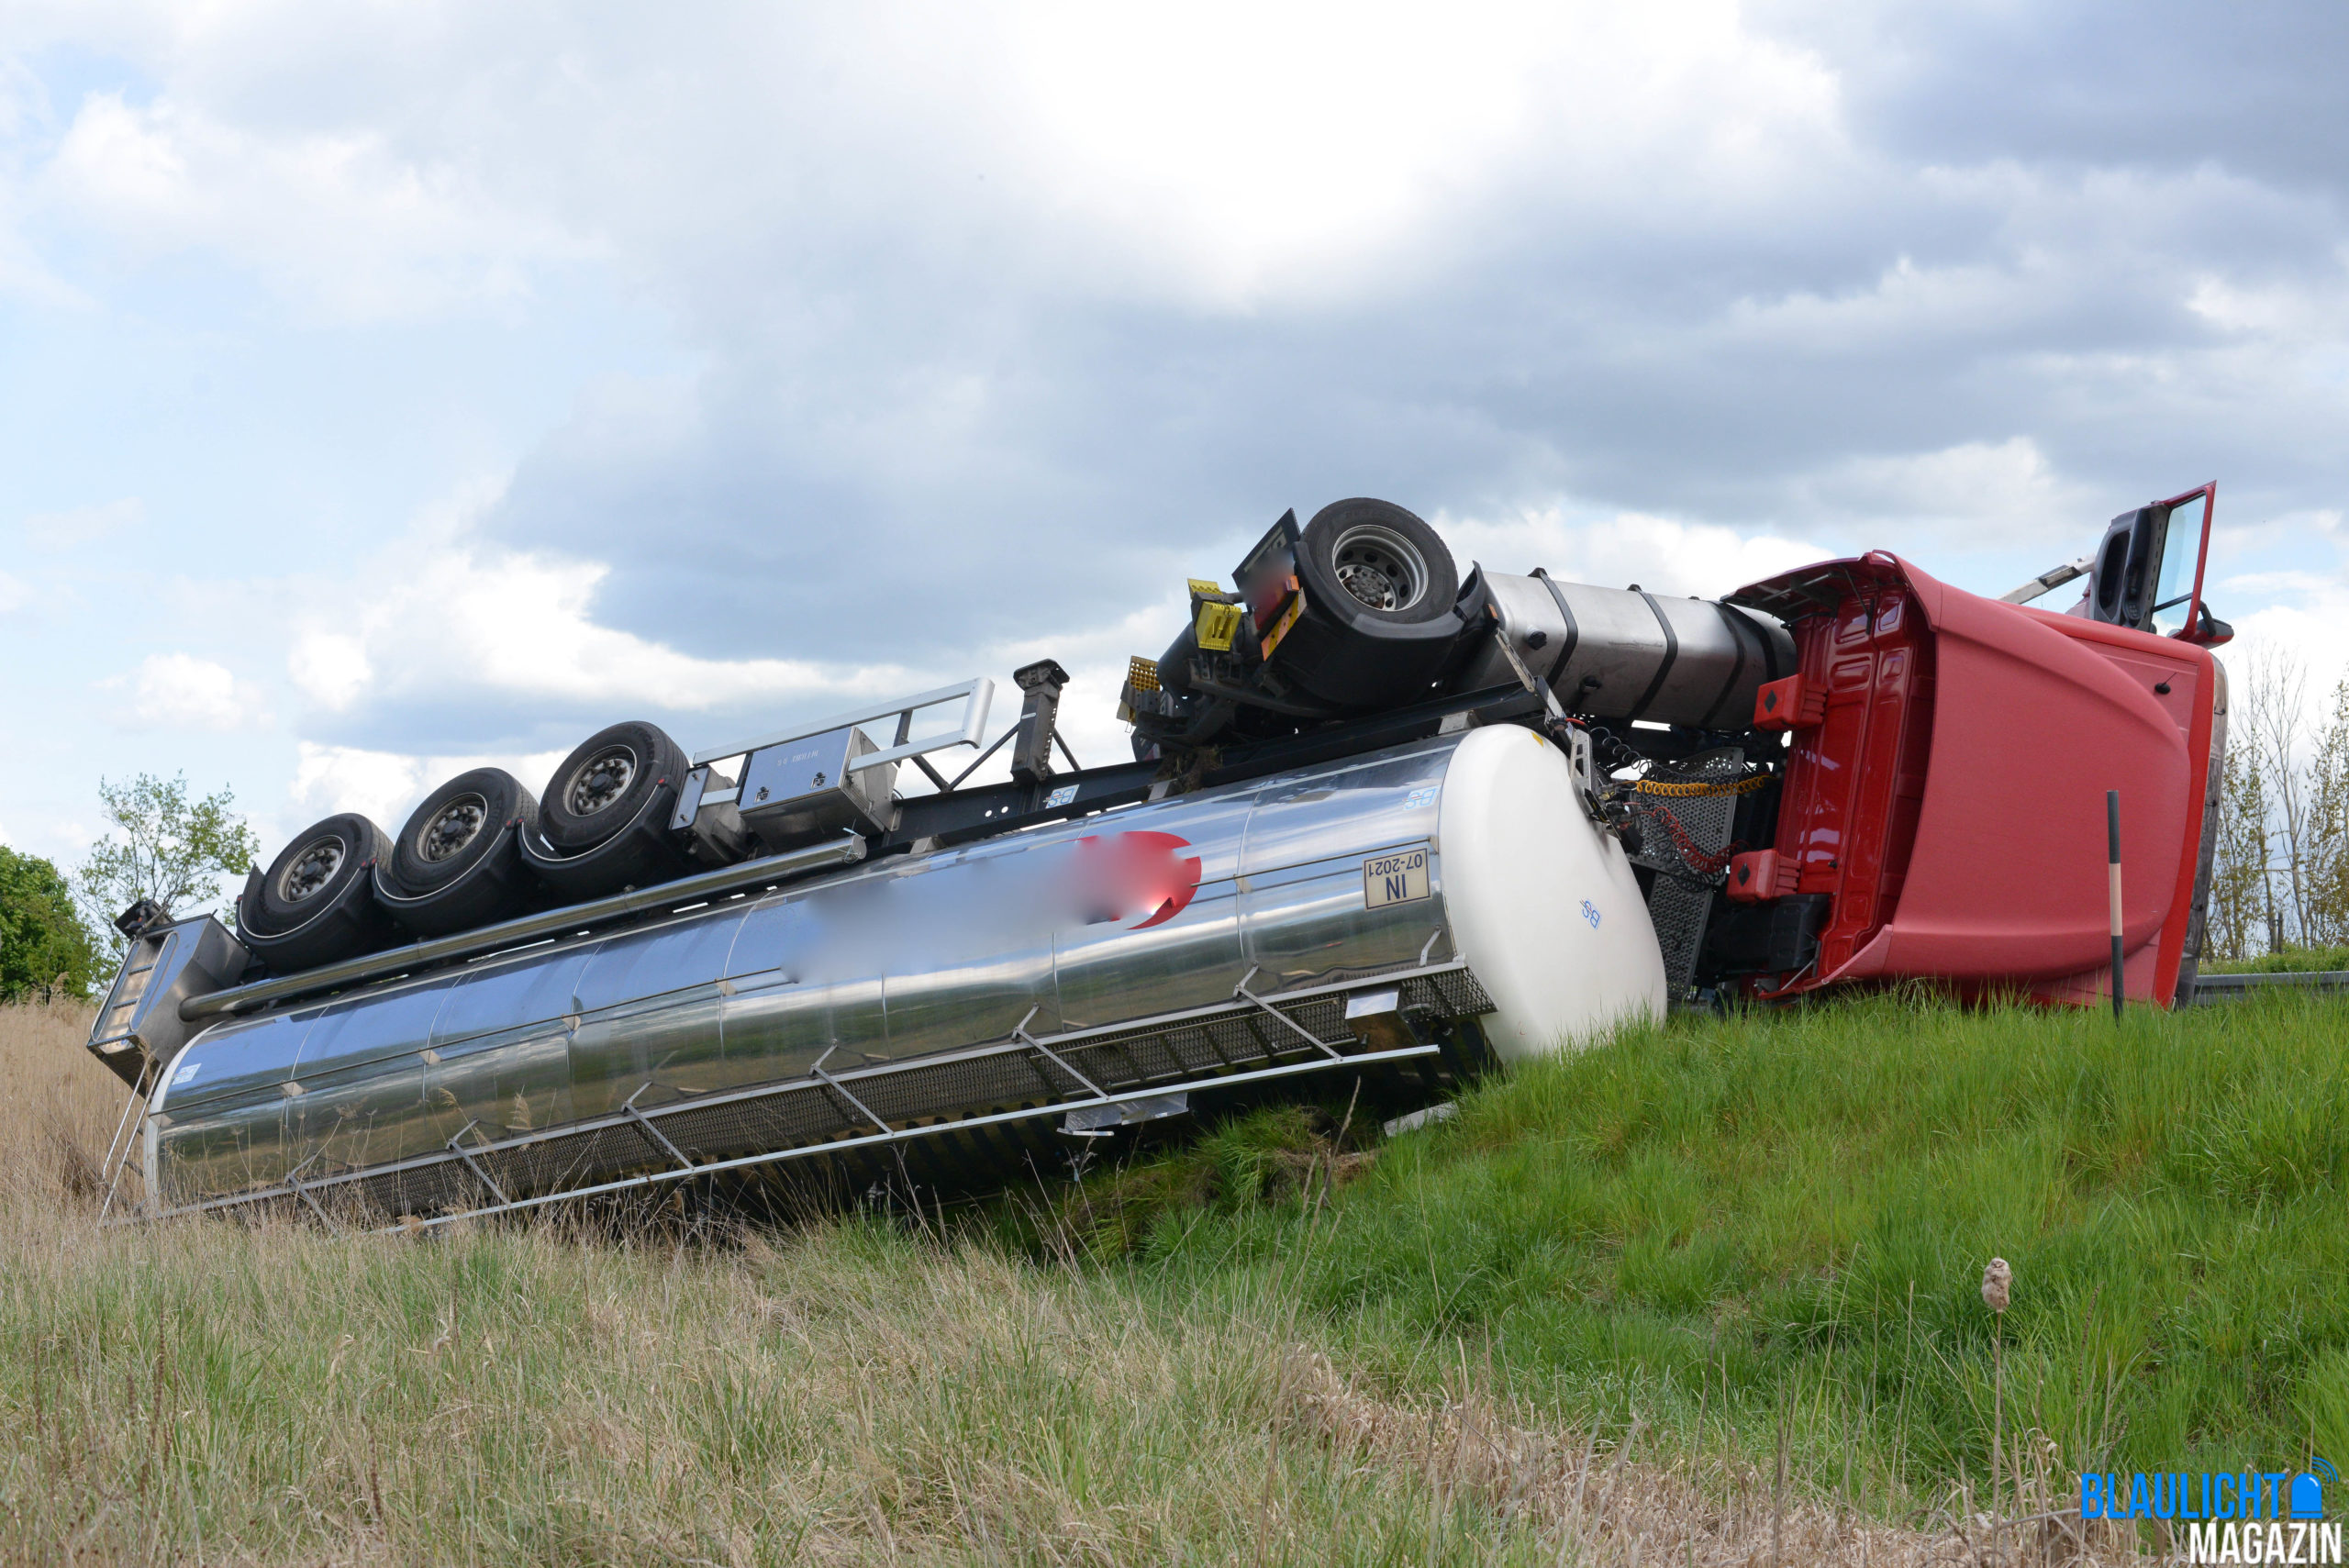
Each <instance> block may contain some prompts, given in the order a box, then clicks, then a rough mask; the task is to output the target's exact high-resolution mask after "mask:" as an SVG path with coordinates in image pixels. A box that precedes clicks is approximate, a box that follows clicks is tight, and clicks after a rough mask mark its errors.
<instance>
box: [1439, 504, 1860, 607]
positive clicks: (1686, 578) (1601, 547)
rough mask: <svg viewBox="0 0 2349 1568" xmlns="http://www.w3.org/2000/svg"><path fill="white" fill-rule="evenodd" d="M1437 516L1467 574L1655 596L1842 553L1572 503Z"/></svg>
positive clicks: (1713, 588)
mask: <svg viewBox="0 0 2349 1568" xmlns="http://www.w3.org/2000/svg"><path fill="white" fill-rule="evenodd" d="M1431 521H1432V522H1433V523H1434V525H1435V528H1436V530H1437V531H1438V532H1439V533H1441V534H1442V535H1443V536H1444V541H1445V542H1446V543H1447V544H1449V545H1450V546H1451V547H1452V552H1453V556H1454V557H1455V558H1457V560H1458V562H1459V563H1460V568H1461V570H1462V571H1463V572H1465V571H1466V570H1467V568H1468V563H1469V562H1471V561H1478V562H1483V563H1484V564H1485V565H1486V566H1487V567H1488V568H1490V569H1491V570H1493V571H1495V572H1514V573H1525V572H1531V571H1532V570H1533V568H1534V567H1536V566H1540V567H1542V568H1544V569H1545V570H1547V571H1548V572H1549V573H1550V574H1551V575H1552V576H1553V577H1558V578H1562V579H1564V580H1565V581H1567V582H1570V583H1596V584H1602V585H1604V586H1607V587H1622V586H1624V585H1625V584H1631V583H1637V584H1640V585H1641V586H1642V587H1643V588H1646V589H1647V590H1649V591H1650V592H1651V593H1663V594H1701V595H1707V596H1709V597H1718V596H1719V595H1722V594H1726V593H1728V592H1730V591H1731V589H1733V588H1738V587H1742V586H1743V585H1744V584H1747V583H1751V582H1754V581H1756V580H1758V579H1760V578H1764V577H1768V576H1771V575H1773V574H1774V573H1779V572H1784V571H1786V570H1787V569H1788V568H1790V567H1795V566H1801V565H1804V564H1806V563H1808V562H1813V561H1820V560H1824V559H1826V558H1828V557H1831V556H1832V555H1834V554H1835V553H1836V552H1835V551H1834V550H1829V549H1826V548H1824V547H1822V546H1820V545H1816V544H1812V543H1809V541H1807V540H1803V539H1785V538H1781V537H1778V536H1776V535H1773V534H1767V533H1749V532H1745V531H1742V530H1740V529H1737V528H1729V527H1726V526H1723V525H1720V524H1715V523H1690V522H1684V521H1680V520H1677V519H1675V518H1671V517H1648V516H1645V515H1642V514H1640V513H1636V512H1623V513H1619V514H1617V515H1615V516H1612V517H1609V516H1605V515H1599V514H1594V513H1592V512H1591V511H1590V510H1589V509H1588V508H1573V507H1571V506H1569V504H1567V503H1564V502H1558V503H1553V504H1552V505H1550V506H1543V507H1539V508H1535V509H1531V510H1528V511H1524V512H1520V513H1519V514H1517V515H1516V516H1514V517H1500V518H1487V517H1444V516H1442V515H1439V516H1438V517H1435V518H1432V519H1431Z"/></svg>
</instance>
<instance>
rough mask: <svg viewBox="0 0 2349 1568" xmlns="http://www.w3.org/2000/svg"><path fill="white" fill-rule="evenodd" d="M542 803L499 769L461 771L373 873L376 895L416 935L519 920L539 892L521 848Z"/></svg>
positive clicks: (416, 815) (419, 811)
mask: <svg viewBox="0 0 2349 1568" xmlns="http://www.w3.org/2000/svg"><path fill="white" fill-rule="evenodd" d="M538 820H539V803H538V799H537V797H536V796H534V795H531V794H530V792H529V790H527V789H524V788H523V787H522V784H521V781H520V780H518V779H517V778H516V777H515V776H514V775H513V774H511V773H507V772H506V771H505V770H503V769H501V768H475V769H474V770H473V772H471V773H460V774H459V775H457V776H456V777H455V778H453V779H451V780H450V781H449V782H448V783H447V784H442V785H441V786H440V788H439V789H436V790H434V791H433V792H432V793H431V794H430V795H426V796H425V797H424V804H423V805H421V806H417V808H416V810H415V811H414V812H413V813H411V814H410V815H409V817H408V819H407V822H406V826H404V827H402V828H400V832H399V837H398V838H397V839H396V840H394V841H393V846H392V853H391V858H390V859H389V860H388V861H387V862H385V863H384V864H382V865H379V866H377V867H376V868H375V894H376V896H377V898H379V899H380V900H381V901H382V902H383V904H384V907H385V908H387V909H388V910H390V911H391V914H392V917H393V918H395V919H396V920H397V921H399V923H400V924H401V925H403V926H405V927H406V928H407V929H409V930H411V931H414V932H415V933H416V934H417V935H418V936H425V937H438V936H446V935H448V934H449V933H451V932H452V931H462V930H465V929H469V928H471V927H473V926H483V925H488V924H490V923H491V922H493V921H496V920H501V919H505V918H507V917H510V916H514V915H518V914H520V913H522V911H523V910H524V909H525V908H526V907H528V906H529V903H530V901H531V895H532V893H533V891H534V889H533V884H532V879H531V877H530V874H529V871H528V870H527V869H526V868H525V867H524V865H523V863H522V854H521V851H520V849H519V848H518V837H519V835H520V834H521V833H522V832H525V831H527V830H529V828H535V827H536V826H538Z"/></svg>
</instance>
